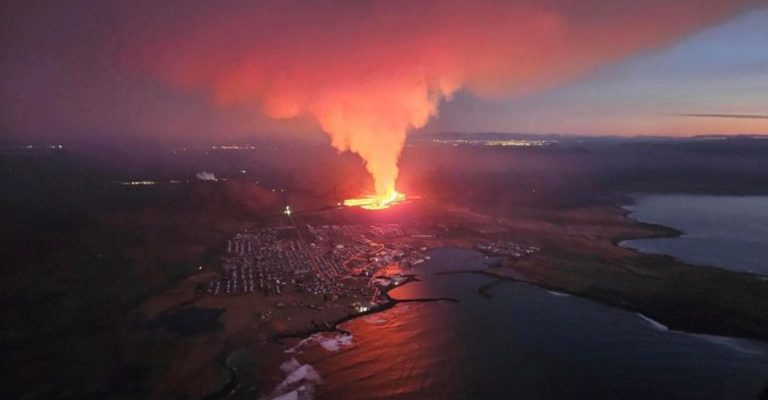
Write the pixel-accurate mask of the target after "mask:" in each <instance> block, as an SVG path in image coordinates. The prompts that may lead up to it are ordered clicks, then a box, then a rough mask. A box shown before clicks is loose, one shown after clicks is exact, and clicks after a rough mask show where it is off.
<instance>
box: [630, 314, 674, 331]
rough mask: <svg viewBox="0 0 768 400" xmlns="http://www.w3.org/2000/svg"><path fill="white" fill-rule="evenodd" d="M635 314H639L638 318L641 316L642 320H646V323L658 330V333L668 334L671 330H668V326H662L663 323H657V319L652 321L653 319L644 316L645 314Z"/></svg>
mask: <svg viewBox="0 0 768 400" xmlns="http://www.w3.org/2000/svg"><path fill="white" fill-rule="evenodd" d="M635 314H637V316H639V317H640V318H642V319H643V320H645V322H647V323H649V324H651V326H652V327H653V328H654V329H656V330H658V331H662V332H666V331H668V330H669V328H668V327H667V326H666V325H664V324H662V323H661V322H659V321H656V320H655V319H651V318H648V317H646V316H645V315H643V314H640V313H635Z"/></svg>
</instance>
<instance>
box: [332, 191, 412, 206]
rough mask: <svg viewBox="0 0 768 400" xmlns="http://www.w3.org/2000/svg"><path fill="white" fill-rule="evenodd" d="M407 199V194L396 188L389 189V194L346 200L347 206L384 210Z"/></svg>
mask: <svg viewBox="0 0 768 400" xmlns="http://www.w3.org/2000/svg"><path fill="white" fill-rule="evenodd" d="M404 200H405V195H404V194H402V193H399V192H398V191H396V190H391V191H389V193H388V194H386V195H383V196H380V195H368V196H363V197H358V198H355V199H347V200H344V205H345V206H347V207H360V208H364V209H366V210H384V209H387V208H389V207H391V206H393V205H395V204H397V203H400V202H402V201H404Z"/></svg>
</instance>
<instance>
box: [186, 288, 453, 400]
mask: <svg viewBox="0 0 768 400" xmlns="http://www.w3.org/2000/svg"><path fill="white" fill-rule="evenodd" d="M403 276H405V277H406V280H405V281H403V282H402V283H401V284H399V285H397V286H395V285H388V286H387V287H386V288H385V289H383V290H382V293H381V294H382V296H383V297H384V298H385V299H386V302H385V303H383V304H380V305H379V306H377V307H373V308H371V309H370V310H367V311H363V312H355V313H352V314H348V315H346V316H343V317H341V318H338V319H336V320H334V321H330V322H326V323H324V324H322V325H321V324H317V323H314V321H313V323H314V325H315V326H313V327H312V328H310V329H306V330H302V331H294V332H288V333H279V334H274V335H272V337H270V338H269V342H271V343H275V344H279V345H284V343H283V342H282V340H283V339H305V338H307V337H310V336H312V335H314V334H317V333H325V332H336V333H340V334H342V335H351V334H352V333H351V332H349V331H347V330H344V329H341V328H339V325H341V324H343V323H345V322H349V321H352V320H354V319H357V318H361V317H366V316H370V315H374V314H377V313H380V312H383V311H386V310H389V309H391V308H393V307H395V306H396V305H397V304H399V303H430V302H436V301H446V302H451V303H458V302H459V300H458V299H454V298H450V297H425V298H414V299H395V298H392V297H391V296H390V295H389V292H390V291H391V290H393V289H395V288H397V287H402V286H405V285H407V284H409V283H411V282H418V281H419V279H418V278H417V277H416V276H417V274H407V275H403ZM227 354H228V352H227ZM227 358H228V355H225V357H224V360H223V362H222V365H223V367H224V369H226V370H227V372H228V373H229V375H230V378H229V380H228V381H227V382H225V383H224V384H223V385H222V386H221V387H220V388H219V389H217V390H215V391H213V392H211V393H209V394H207V395H205V396H203V397H201V399H204V400H220V399H226V398H227V397H229V396H230V395H231V394H232V393H233V392H234V391H235V390H237V388H238V386H239V385H240V378H239V376H238V373H237V368H234V367H231V366H229V365H228V364H227Z"/></svg>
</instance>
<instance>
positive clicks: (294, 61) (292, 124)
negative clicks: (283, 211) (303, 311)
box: [0, 0, 768, 152]
mask: <svg viewBox="0 0 768 400" xmlns="http://www.w3.org/2000/svg"><path fill="white" fill-rule="evenodd" d="M481 3H482V6H473V7H466V4H469V3H461V2H450V1H449V2H442V3H441V2H436V3H431V2H423V3H420V4H424V5H420V6H418V7H416V6H411V5H406V4H408V3H407V2H397V1H395V2H388V3H387V2H385V3H381V2H379V3H377V2H353V3H346V4H344V2H321V3H315V5H314V6H305V4H306V3H303V2H291V1H287V2H282V3H281V2H277V3H271V2H263V3H261V4H262V6H263V7H262V10H260V11H259V12H253V13H251V14H249V12H243V4H244V3H243V2H236V1H234V2H228V1H225V2H216V3H213V2H210V3H206V2H195V1H190V2H166V3H162V2H160V3H158V2H151V1H150V2H148V1H138V2H132V1H131V2H67V1H50V2H48V1H32V2H26V1H11V2H3V5H2V8H3V10H2V17H1V18H2V20H1V21H0V23H1V24H2V25H3V26H2V28H0V29H2V38H1V40H2V42H1V43H0V46H2V47H1V49H2V59H1V60H0V73H1V74H2V75H1V76H2V77H1V78H0V102H2V110H0V135H1V136H2V137H3V139H9V140H12V141H22V142H24V141H43V142H67V141H73V140H74V141H77V140H88V138H100V139H103V138H105V137H107V138H109V137H116V138H126V137H128V138H130V137H138V138H148V139H152V140H161V141H165V140H168V141H177V140H182V141H195V140H216V139H231V138H237V137H244V136H249V135H258V134H275V133H280V134H303V133H314V134H317V133H318V132H320V131H321V127H322V130H325V131H329V130H330V131H337V135H331V138H332V139H331V140H332V142H333V143H334V145H335V147H337V148H339V149H349V148H352V149H353V150H354V151H355V152H360V151H365V150H364V149H363V148H364V147H365V146H366V145H367V144H360V143H357V142H355V140H357V139H355V138H353V136H354V134H346V133H343V131H344V130H345V129H348V128H349V124H348V123H347V122H348V121H347V120H344V121H341V122H339V121H338V118H337V119H336V120H334V119H333V118H331V117H329V115H331V114H333V115H337V116H338V115H340V114H339V112H340V111H339V110H340V109H344V110H347V111H348V108H349V105H350V104H354V105H355V107H359V109H358V110H357V111H356V112H357V115H358V116H359V118H358V117H354V118H352V119H353V120H354V121H353V122H354V123H353V124H352V125H351V126H353V128H349V129H354V130H357V129H358V128H359V126H362V125H365V124H368V122H370V121H369V120H370V118H373V117H371V115H374V114H377V113H378V114H381V110H387V112H390V111H391V115H387V116H386V118H384V120H386V121H387V123H386V125H387V129H389V128H392V129H394V130H410V131H414V130H415V131H424V132H444V131H451V132H456V131H458V132H478V131H502V132H521V133H565V134H568V133H572V134H585V135H697V134H741V133H746V134H768V119H766V118H761V116H765V115H766V114H768V106H766V105H768V45H766V43H768V8H766V7H765V6H764V3H763V2H760V1H752V2H750V1H715V0H708V1H706V0H705V1H683V0H678V1H656V0H651V1H648V2H631V1H611V2H608V1H595V0H590V1H567V0H561V1H555V0H546V1H540V2H535V1H521V2H513V3H515V5H514V6H506V5H505V4H509V3H507V2H488V3H487V4H486V3H484V2H481ZM517 3H519V4H517ZM637 3H642V5H641V6H639V5H636V4H637ZM250 4H254V3H250ZM350 4H354V5H353V6H352V5H350ZM410 4H414V3H410ZM633 4H635V5H633ZM213 8H216V10H212V9H213ZM257 8H258V7H257ZM219 9H220V10H219ZM264 10H269V11H268V12H264ZM270 13H271V14H270ZM249 18H250V19H249ZM505 18H507V19H506V20H505ZM231 26H235V27H236V28H232V29H228V28H227V27H231ZM454 27H455V28H456V29H454ZM486 27H487V30H484V29H486ZM241 28H242V29H241ZM569 37H572V38H573V40H569ZM244 38H249V39H251V38H252V42H251V41H250V40H245V39H244ZM303 42H307V43H306V46H304V44H303ZM272 43H274V47H270V46H272ZM270 49H271V50H270ZM366 52H368V53H366ZM500 53H504V55H499V54H500ZM255 54H257V55H255ZM265 55H266V58H265V57H264V56H265ZM264 59H270V60H272V61H263V60H264ZM468 59H471V60H470V61H467V60H468ZM329 60H330V61H329ZM269 63H272V64H269ZM299 64H301V65H299ZM265 65H266V66H265ZM350 65H351V66H350ZM190 66H192V67H190ZM288 67H290V68H288ZM257 69H258V72H254V74H252V75H247V74H248V73H250V72H248V73H246V72H244V71H255V70H257ZM286 69H291V71H292V73H293V75H291V74H290V73H287V74H286V73H285V72H284V71H285V70H286ZM413 70H418V71H419V78H418V83H415V84H414V85H415V86H412V85H411V83H412V82H410V76H409V74H410V73H411V72H412V71H413ZM179 71H184V72H183V73H180V72H179ZM190 71H192V72H190ZM222 71H224V72H222ZM227 71H228V72H227ZM393 71H394V72H393ZM238 74H239V75H238ZM256 75H258V76H259V78H258V79H256V78H254V76H256ZM358 75H359V76H358ZM349 76H352V77H353V78H349ZM360 76H363V77H364V79H362V78H361V77H360ZM361 79H362V80H361ZM422 79H423V81H422ZM279 80H282V81H281V82H282V83H275V82H277V81H279ZM316 80H317V81H319V82H323V85H325V86H322V85H320V84H317V83H316V82H315V81H316ZM257 81H258V82H257ZM405 81H408V83H403V82H405ZM264 82H267V83H264ZM286 82H288V83H286ZM371 82H376V83H371ZM249 85H251V86H249ZM265 85H267V86H265ZM425 85H426V86H425ZM266 87H268V88H267V89H265V88H266ZM339 87H343V88H345V89H344V90H340V89H338V88H339ZM414 87H416V88H417V89H414ZM421 87H426V89H424V90H423V91H422V89H419V88H421ZM329 88H332V89H329ZM270 91H272V92H279V93H277V94H275V93H272V92H270ZM403 96H412V102H411V103H409V104H410V105H405V106H403V105H402V104H401V103H397V101H398V100H397V99H401V98H403ZM433 96H434V98H433ZM363 98H365V99H366V100H365V101H362V102H361V100H360V99H363ZM367 99H376V101H373V100H370V104H369V105H367V106H363V105H360V104H365V103H366V102H368V101H369V100H367ZM379 101H381V102H382V104H384V105H383V106H381V107H380V106H379V103H378V102H379ZM339 102H341V103H343V104H344V108H339V107H338V106H337V105H338V103H339ZM422 102H423V104H422ZM366 107H367V108H366ZM398 107H403V109H402V110H399V111H398V109H397V108H398ZM438 109H439V110H438ZM361 112H362V113H363V114H364V115H362V116H360V115H361V114H360V113H361ZM342 114H344V113H342ZM349 114H350V113H346V114H345V115H346V117H347V118H348V117H349ZM353 114H354V113H353ZM369 114H370V115H369ZM436 114H439V115H436ZM396 115H397V116H396ZM730 115H738V116H741V118H732V117H730ZM750 116H754V118H752V117H750ZM271 117H281V118H282V117H291V118H288V119H279V120H276V119H274V118H271ZM293 117H296V118H293ZM334 118H336V117H334ZM398 118H400V119H398ZM393 120H396V121H395V122H392V121H393ZM428 121H429V122H428ZM318 122H319V123H318ZM342 122H343V123H342ZM427 122H428V123H427ZM425 123H426V126H423V125H424V124H425ZM375 124H380V123H379V122H376V123H375ZM375 124H374V125H375ZM390 124H391V126H390ZM340 125H345V127H344V128H342V127H340ZM422 126H423V127H422ZM382 129H384V128H382ZM345 135H346V136H345ZM401 140H402V138H399V139H397V140H395V141H393V143H392V146H396V145H398V143H399V141H401ZM374 145H377V146H378V145H380V144H379V143H376V144H374ZM361 149H362V150H361Z"/></svg>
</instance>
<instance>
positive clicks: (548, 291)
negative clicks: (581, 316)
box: [547, 290, 571, 297]
mask: <svg viewBox="0 0 768 400" xmlns="http://www.w3.org/2000/svg"><path fill="white" fill-rule="evenodd" d="M547 293H549V294H551V295H552V296H557V297H571V295H570V294H568V293H563V292H555V291H554V290H547Z"/></svg>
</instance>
